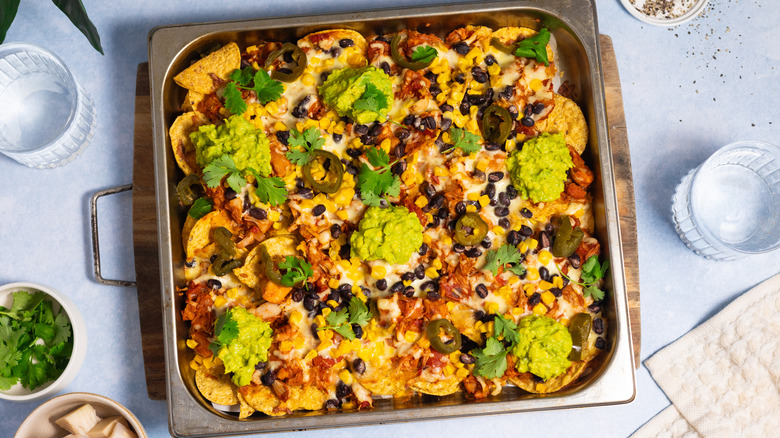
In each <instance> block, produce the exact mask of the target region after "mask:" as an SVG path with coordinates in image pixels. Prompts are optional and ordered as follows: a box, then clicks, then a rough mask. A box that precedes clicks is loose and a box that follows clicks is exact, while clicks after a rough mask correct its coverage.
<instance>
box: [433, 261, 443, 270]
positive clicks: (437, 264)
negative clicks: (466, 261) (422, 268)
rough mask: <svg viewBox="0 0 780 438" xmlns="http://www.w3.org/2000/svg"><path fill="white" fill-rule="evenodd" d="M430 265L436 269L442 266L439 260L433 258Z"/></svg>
mask: <svg viewBox="0 0 780 438" xmlns="http://www.w3.org/2000/svg"><path fill="white" fill-rule="evenodd" d="M431 267H433V268H435V269H436V270H439V269H441V267H442V264H441V260H439V259H433V261H432V262H431Z"/></svg>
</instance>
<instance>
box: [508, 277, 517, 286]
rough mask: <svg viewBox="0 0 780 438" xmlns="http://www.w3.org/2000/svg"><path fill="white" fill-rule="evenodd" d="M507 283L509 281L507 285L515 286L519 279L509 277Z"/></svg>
mask: <svg viewBox="0 0 780 438" xmlns="http://www.w3.org/2000/svg"><path fill="white" fill-rule="evenodd" d="M508 281H509V284H510V285H514V284H516V283H517V282H519V281H520V279H519V278H517V277H509V280H508Z"/></svg>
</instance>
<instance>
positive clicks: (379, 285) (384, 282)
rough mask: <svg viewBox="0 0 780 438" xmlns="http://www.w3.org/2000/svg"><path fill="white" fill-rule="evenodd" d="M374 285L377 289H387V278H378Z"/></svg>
mask: <svg viewBox="0 0 780 438" xmlns="http://www.w3.org/2000/svg"><path fill="white" fill-rule="evenodd" d="M374 287H376V288H377V289H379V290H385V289H387V280H385V279H384V278H380V279H379V280H377V281H376V283H374Z"/></svg>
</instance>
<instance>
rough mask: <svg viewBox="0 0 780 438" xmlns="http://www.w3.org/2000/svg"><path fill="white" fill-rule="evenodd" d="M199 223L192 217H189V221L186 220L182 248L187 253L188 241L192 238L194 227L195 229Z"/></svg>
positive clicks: (182, 231) (182, 234)
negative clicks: (191, 233)
mask: <svg viewBox="0 0 780 438" xmlns="http://www.w3.org/2000/svg"><path fill="white" fill-rule="evenodd" d="M197 222H198V220H197V219H195V218H194V217H192V216H190V215H187V219H185V220H184V225H183V226H182V228H181V243H182V248H184V250H185V251H186V250H187V240H189V238H190V232H192V227H194V226H195V224H196V223H197Z"/></svg>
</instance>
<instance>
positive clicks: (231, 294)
mask: <svg viewBox="0 0 780 438" xmlns="http://www.w3.org/2000/svg"><path fill="white" fill-rule="evenodd" d="M225 295H227V297H228V298H230V299H231V300H235V299H236V296H237V295H238V289H236V288H234V287H233V288H230V289H228V290H227V292H226V293H225Z"/></svg>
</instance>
